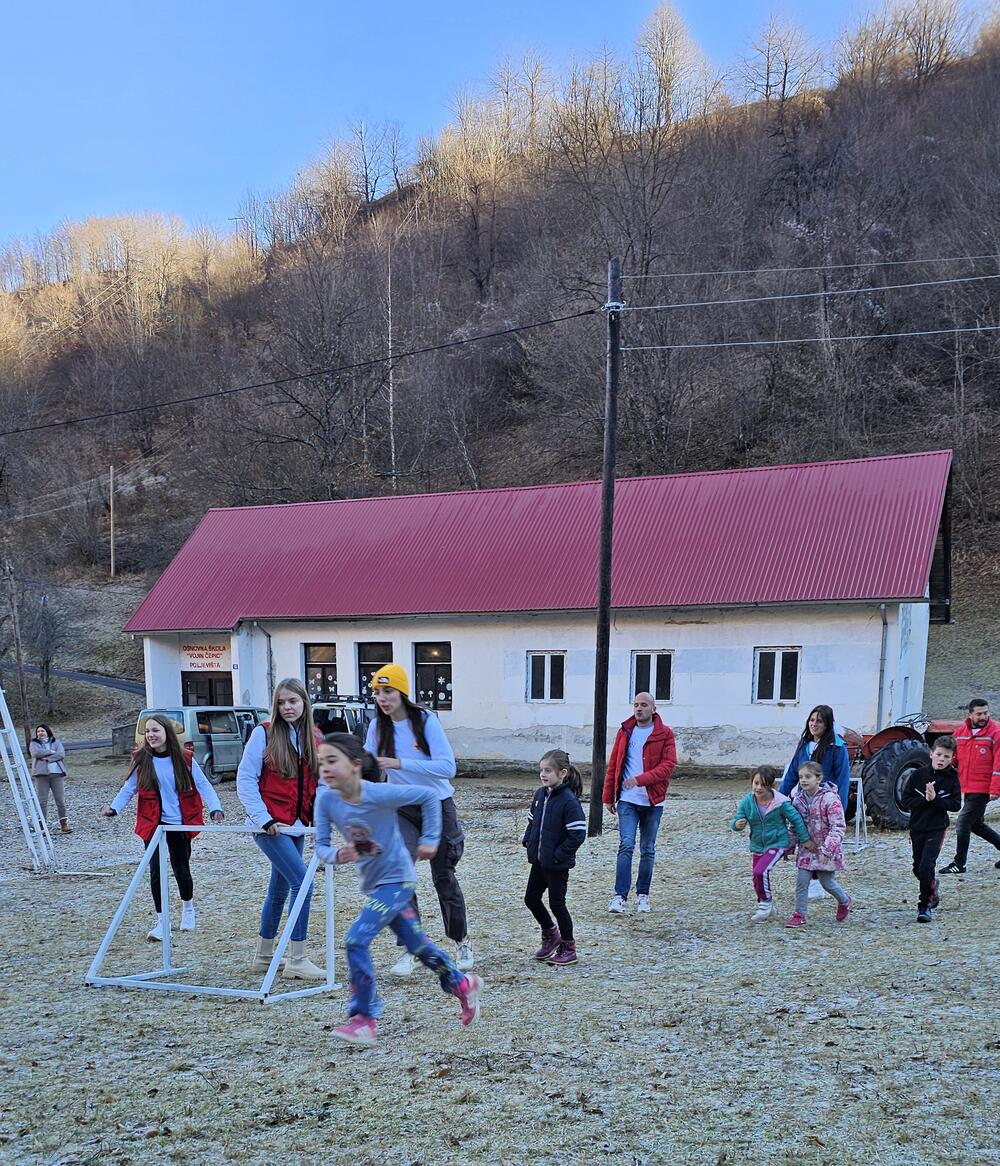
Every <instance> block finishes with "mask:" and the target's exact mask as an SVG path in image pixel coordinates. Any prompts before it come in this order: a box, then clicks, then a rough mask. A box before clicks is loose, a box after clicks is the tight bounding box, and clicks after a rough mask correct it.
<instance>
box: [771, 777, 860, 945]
mask: <svg viewBox="0 0 1000 1166" xmlns="http://www.w3.org/2000/svg"><path fill="white" fill-rule="evenodd" d="M792 805H793V806H794V807H795V808H796V809H797V810H798V812H799V814H800V815H801V816H802V820H803V821H804V822H805V824H806V829H807V830H808V831H809V841H808V842H801V843H799V853H798V858H797V860H796V866H797V867H798V877H797V878H796V882H795V911H794V912H793V914H792V916H791V918H790V919H789V920H788V922H787V923H786V924H785V926H786V927H801V926H802V925H803V924H804V923H806V922H807V919H806V912H807V911H808V908H809V883H810V882H811V881H812V878H813V872H815V875H816V878H817V879H818V880H819V882H820V883H821V884H822V886H823V890H825V891H828V892H829V893H830V894H831V895H833V897H834V898H835V899H836V900H837V922H838V923H842V922H843V921H844V920H845V919H846V918H847V913H848V911H850V909H851V897H850V895H848V893H847V892H846V891H845V890H844V888H843V887H842V886H841V885H840V884H839V883H838V882H837V880H836V878H835V877H834V872H835V871H838V870H843V869H844V832H845V830H846V823H845V821H844V807H843V806H842V805H841V804H840V797H839V795H838V794H837V790H836V788H835V787H834V786H832V785H829V784H824V783H823V768H822V766H820V765H817V764H816V762H815V761H807V762H806V763H805V765H803V766H802V767H801V768H800V769H799V783H798V785H797V786H796V787H795V789H793V790H792Z"/></svg>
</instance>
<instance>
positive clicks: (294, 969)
mask: <svg viewBox="0 0 1000 1166" xmlns="http://www.w3.org/2000/svg"><path fill="white" fill-rule="evenodd" d="M322 740H323V737H322V735H321V734H320V732H319V731H318V730H317V729H316V727H315V726H314V725H313V716H312V705H311V704H310V702H309V694H308V693H307V692H306V690H305V688H303V686H302V682H301V681H299V680H296V679H295V678H294V677H290V678H289V679H287V680H282V681H281V683H280V684H279V685H278V687H277V688H276V689H275V690H274V701H273V703H272V706H271V719H270V721H265V722H264V723H263V724H261V725H258V726H257V727H256V728H255V729H254V731H253V732H252V733H251V734H250V737H249V739H248V740H247V743H246V748H245V749H244V750H243V757H242V759H241V760H240V765H239V769H238V770H237V771H236V795H237V797H238V798H239V799H240V801H241V802H242V803H243V808H244V809H245V810H246V812H247V825H248V826H256V827H257V829H258V831H260V832H259V833H257V834H254V836H253V840H254V842H256V843H257V845H258V846H259V847H260V849H261V850H262V851H263V852H264V854H265V856H266V857H267V859H268V861H269V862H270V863H271V881H270V882H269V883H268V887H267V895H266V896H265V897H264V906H263V909H262V910H261V913H260V933H259V935H258V937H257V952H256V954H255V955H254V958H253V962H252V964H251V965H250V966H251V968H252V969H253V970H254V971H255V972H266V971H267V969H268V968H269V967H270V965H271V957H272V956H273V955H274V938H275V936H276V935H277V934H278V928H279V926H280V925H281V915H282V912H283V911H284V909H285V903H286V901H288V902H289V904H291V903H294V902H295V897H296V895H298V893H299V888H300V887H301V886H302V880H303V879H304V878H305V877H306V864H305V862H304V861H303V860H302V851H303V849H304V847H305V836H304V835H303V834H302V833H301V831H300V830H295V829H294V827H302V826H310V825H312V814H313V802H314V800H315V797H316V772H317V761H316V746H317V744H318V743H319V742H320V741H322ZM282 826H285V827H293V829H289V830H282V829H281V827H282ZM311 899H312V887H310V888H309V891H308V893H307V895H306V900H305V903H304V904H303V906H302V910H301V912H300V913H299V917H298V919H296V921H295V926H294V928H293V929H292V937H291V940H290V942H289V945H288V951H289V955H288V956H287V957H286V959H285V961H284V968H283V970H282V975H284V976H286V977H287V978H288V979H291V980H322V979H325V978H326V972H325V971H324V969H323V968H321V967H317V965H316V964H314V963H313V962H312V960H310V959H309V957H308V956H307V955H306V934H307V933H308V930H309V904H310V901H311Z"/></svg>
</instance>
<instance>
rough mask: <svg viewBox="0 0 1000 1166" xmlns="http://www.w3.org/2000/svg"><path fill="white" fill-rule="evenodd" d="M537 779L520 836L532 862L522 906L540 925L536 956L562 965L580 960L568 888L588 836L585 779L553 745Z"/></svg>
mask: <svg viewBox="0 0 1000 1166" xmlns="http://www.w3.org/2000/svg"><path fill="white" fill-rule="evenodd" d="M538 778H539V780H540V781H541V783H542V785H541V788H540V789H539V790H538V791H537V792H536V794H535V796H534V797H533V798H532V800H531V810H530V812H529V814H528V825H527V828H526V829H525V831H524V837H523V838H522V839H521V845H522V846H524V847H526V848H527V851H528V862H530V863H531V873H530V874H529V875H528V886H527V888H526V890H525V892H524V905H525V906H526V907H527V908H528V910H529V911H530V912H531V913H532V915H534V917H535V919H536V920H537V921H538V925H539V927H541V929H542V946H541V947H540V948H539V949H538V951H536V952H535V959H536V960H546V961H547V962H548V963H550V964H554V965H555V966H557V967H561V966H563V965H566V964H575V963H576V940H575V939H574V938H573V920H572V919H571V918H570V913H569V911H567V910H566V889H567V886H568V883H569V872H570V869H571V868H572V867H574V866H575V865H576V852H577V851H578V850H579V849H580V846H581V845H582V844H583V840H584V838H586V836H587V819H586V818H585V817H584V813H583V807H582V806H581V805H580V800H579V799H580V794H581V793H582V792H583V781H582V780H581V778H580V774H579V772H578V770H577V769H576V766H574V765H570V761H569V754H568V753H565V752H564V751H563V750H562V749H550V750H549V751H548V753H546V754H545V755H544V756H543V757H542V759H541V761H539V763H538ZM545 891H548V893H549V907H550V908H551V909H552V915H555V917H556V918H555V922H553V921H552V916H551V915H550V914H549V913H548V911H546V909H545V904H544V903H543V902H542V895H543V894H544V892H545Z"/></svg>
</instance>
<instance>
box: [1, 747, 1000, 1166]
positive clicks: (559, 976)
mask: <svg viewBox="0 0 1000 1166" xmlns="http://www.w3.org/2000/svg"><path fill="white" fill-rule="evenodd" d="M117 776H118V773H117V771H116V770H114V769H112V767H111V766H110V765H109V764H108V763H107V762H105V761H103V760H97V761H93V762H90V763H87V762H85V761H83V760H79V761H78V760H77V759H75V758H74V770H73V776H72V781H71V786H70V788H71V795H70V796H71V803H72V809H73V819H74V822H75V823H76V825H77V827H78V829H77V833H75V834H74V835H73V836H72V838H71V839H68V840H66V841H65V842H64V843H62V842H61V843H60V852H61V855H62V857H63V860H64V862H65V863H66V864H67V865H69V866H72V867H75V868H80V867H91V866H94V865H100V866H102V867H105V868H107V869H109V870H113V871H114V874H115V877H114V878H113V879H93V880H80V879H69V878H47V879H37V878H34V877H30V876H28V875H26V874H25V873H24V872H23V860H24V854H25V852H24V850H23V845H22V843H21V840H20V838H19V836H18V834H17V832H16V831H15V830H14V829H13V828H12V827H11V825H10V821H11V815H10V813H9V809H10V807H9V799H5V801H4V803H3V805H2V807H0V808H2V811H3V817H2V820H3V822H4V823H5V825H4V828H3V832H2V843H3V848H4V858H3V860H2V864H0V894H2V896H3V907H4V911H3V920H4V925H3V940H4V950H5V952H6V958H5V959H4V972H3V979H2V994H0V1009H2V1018H0V1019H2V1028H3V1032H4V1035H5V1038H6V1039H5V1040H4V1042H3V1047H4V1050H5V1051H4V1052H3V1055H2V1059H0V1096H2V1098H3V1115H2V1119H0V1158H2V1160H3V1161H5V1162H16V1163H24V1164H32V1166H35V1164H38V1166H40V1164H42V1163H47V1164H48V1163H51V1164H55V1163H62V1164H65V1166H68V1164H70V1163H77V1164H80V1166H82V1164H84V1163H95V1164H101V1166H103V1164H105V1163H122V1164H125V1163H129V1164H131V1163H161V1162H163V1161H167V1160H169V1161H172V1162H177V1163H223V1162H229V1161H241V1162H243V1163H258V1162H260V1163H264V1162H267V1163H270V1162H292V1163H312V1162H317V1163H324V1164H326V1163H331V1164H340V1163H359V1164H364V1163H386V1164H392V1166H403V1164H409V1166H416V1164H417V1163H422V1164H425V1166H432V1164H433V1166H436V1164H439V1163H441V1164H443V1163H450V1162H458V1163H465V1162H489V1163H507V1164H510V1166H514V1164H522V1163H523V1164H528V1163H531V1164H533V1166H537V1164H542V1163H547V1164H555V1163H560V1164H561V1163H577V1162H580V1161H584V1160H587V1159H589V1160H592V1161H594V1162H609V1163H628V1164H635V1163H661V1162H677V1163H698V1164H701V1163H706V1164H709V1166H717V1164H718V1163H728V1164H730V1166H732V1164H735V1163H740V1164H741V1166H742V1164H745V1163H749V1164H758V1163H759V1164H763V1163H808V1164H812V1166H820V1164H826V1163H829V1164H831V1166H832V1164H835V1163H836V1164H839V1163H898V1164H911V1163H912V1164H914V1166H917V1164H920V1166H924V1164H928V1163H938V1162H940V1163H947V1164H948V1166H954V1164H956V1163H976V1164H984V1166H985V1164H988V1163H1000V1150H998V1148H997V1142H996V1136H995V1115H996V1113H997V1111H998V1108H1000V1072H998V1065H1000V1024H998V1010H997V1003H996V1002H997V1000H998V998H1000V968H998V963H997V959H996V939H995V936H996V926H995V920H996V909H997V896H998V892H1000V877H998V875H997V872H995V871H994V870H993V869H992V866H991V864H990V863H989V862H988V861H987V860H988V858H989V857H990V856H989V855H987V854H986V853H984V849H983V845H982V844H981V843H978V842H974V847H973V852H972V857H973V865H972V867H971V868H970V869H971V871H972V872H973V873H970V874H969V875H968V876H966V877H965V878H964V879H962V880H959V881H957V882H956V881H950V882H947V883H946V885H945V893H944V902H943V905H942V907H941V910H940V912H939V917H938V919H937V920H936V921H935V923H934V924H933V925H932V926H930V927H918V925H917V924H916V923H915V922H914V914H915V909H914V890H915V882H914V880H913V878H912V876H911V875H910V873H909V870H908V864H907V858H906V852H907V840H906V837H905V835H898V834H885V835H876V836H875V838H874V841H873V844H872V846H871V847H870V848H869V849H868V851H866V852H865V853H864V854H863V855H861V856H860V857H858V858H857V859H854V858H853V857H852V858H851V861H850V866H851V869H850V870H849V871H848V873H847V874H846V876H845V879H844V882H845V885H846V886H847V887H848V889H849V890H850V891H851V892H852V893H853V894H854V895H855V897H856V902H857V908H856V910H855V911H854V913H853V914H852V915H851V917H850V919H849V920H848V921H847V923H845V924H843V925H837V924H835V923H834V922H833V917H832V916H833V912H832V909H831V908H830V907H828V906H826V905H823V904H821V905H819V906H818V907H816V908H814V909H813V917H812V920H811V922H810V926H809V927H808V928H807V929H803V930H802V931H799V932H788V931H786V930H785V929H784V928H783V927H781V926H780V922H777V921H775V922H773V923H772V924H769V925H764V926H759V927H751V925H750V924H749V922H748V916H749V914H750V908H751V902H750V900H751V897H752V895H751V890H750V881H749V876H748V865H749V864H748V861H747V856H746V853H745V850H744V848H743V847H744V843H743V841H742V840H741V839H739V838H737V837H736V836H734V835H731V834H729V833H728V832H727V830H726V820H727V818H728V816H729V814H730V813H731V810H732V806H733V805H734V803H735V801H736V798H737V795H738V793H739V792H740V791H741V788H742V787H741V786H738V785H736V784H734V783H731V782H708V781H704V780H702V781H698V782H696V781H681V782H675V786H674V792H673V793H672V795H671V797H670V799H669V804H668V810H667V817H666V819H665V829H664V832H663V833H662V834H661V842H660V855H659V857H660V862H659V865H658V868H657V872H656V879H655V883H654V888H653V900H654V908H655V909H654V912H653V913H652V914H651V915H649V916H636V915H628V916H626V917H623V918H622V917H615V916H609V915H608V913H607V910H606V908H607V903H608V900H609V898H610V893H611V881H612V870H613V863H614V852H615V846H616V836H615V834H614V827H613V823H612V824H611V829H610V831H609V832H608V833H606V834H605V835H604V836H603V837H602V838H599V839H594V840H590V841H589V842H588V843H587V844H586V846H585V847H584V850H583V852H582V854H581V860H580V863H579V866H578V868H577V870H576V871H575V872H574V874H573V876H572V879H571V883H570V905H571V908H572V909H573V913H574V917H575V919H576V924H577V931H578V939H579V946H580V956H581V958H580V964H579V965H578V966H577V967H576V968H572V969H561V970H556V969H551V968H548V967H545V966H538V965H536V964H535V963H534V961H532V960H531V958H530V952H531V951H532V950H533V948H534V946H535V944H536V941H537V933H536V930H535V927H534V924H533V923H532V921H531V919H530V917H529V916H528V914H527V912H526V911H525V910H524V908H523V906H521V903H520V897H521V894H522V893H523V887H524V881H525V877H526V864H525V862H524V858H523V852H522V851H521V849H520V847H519V845H518V836H519V832H520V828H521V826H522V824H523V819H524V809H525V807H526V806H527V803H528V799H529V792H530V788H531V786H530V783H528V782H526V781H521V782H519V781H517V780H516V779H509V778H506V777H505V778H503V779H500V780H496V781H482V782H479V781H476V782H472V781H470V782H466V783H464V784H462V786H461V788H460V791H459V801H460V806H461V810H462V813H463V816H464V818H465V819H466V822H467V827H468V835H469V842H468V847H467V854H466V858H465V860H464V861H463V863H462V867H461V873H462V876H463V885H464V887H465V890H466V893H467V895H468V897H469V900H470V907H471V918H472V920H473V934H474V937H475V939H476V941H477V942H476V948H477V956H478V970H479V971H480V972H481V973H482V975H483V976H484V977H485V978H486V979H487V981H488V982H489V985H490V988H489V991H488V993H487V995H486V998H485V1004H484V1008H483V1016H482V1020H481V1023H480V1024H479V1025H478V1026H476V1027H475V1028H473V1029H470V1030H463V1029H461V1027H460V1026H459V1024H458V1016H457V1008H456V1007H455V1004H454V1001H452V1000H451V999H449V998H447V997H445V996H444V995H443V994H442V993H441V992H440V991H439V990H438V988H437V986H436V984H435V983H434V982H433V980H432V978H431V977H430V976H429V975H428V974H426V973H419V974H418V975H417V976H415V977H414V978H413V979H412V980H411V981H409V982H405V983H394V982H392V981H390V980H388V979H384V980H383V984H382V990H383V995H384V998H385V1002H386V1014H385V1017H384V1018H383V1021H382V1037H381V1040H380V1042H379V1044H378V1046H377V1047H376V1048H375V1049H372V1050H351V1049H347V1048H344V1047H343V1046H340V1045H338V1044H336V1043H335V1042H334V1040H333V1039H331V1038H330V1036H329V1030H330V1028H331V1027H333V1026H334V1025H335V1024H336V1023H339V1022H340V1016H341V1010H342V1008H343V1004H344V996H343V994H337V995H335V996H331V997H316V998H310V999H307V1000H301V1001H292V1002H289V1003H284V1004H281V1003H279V1004H273V1005H258V1004H253V1003H248V1002H227V1001H223V1000H218V999H211V998H206V997H197V998H194V997H185V996H160V995H159V994H156V993H152V992H139V991H128V992H126V991H121V990H118V989H87V988H84V987H82V981H83V977H84V974H85V972H86V970H87V967H88V965H89V962H90V959H91V958H92V956H93V954H94V952H95V950H96V948H97V945H98V943H99V941H100V939H101V936H102V934H103V932H104V930H105V928H106V926H107V924H108V921H109V920H110V917H111V914H112V912H113V910H114V908H115V906H116V905H117V903H118V902H119V900H120V897H121V894H122V892H123V890H124V888H125V885H126V882H127V879H128V877H129V874H130V872H131V870H132V869H133V868H134V864H135V861H136V859H137V857H138V854H139V843H138V841H137V840H136V839H135V838H134V837H133V836H132V835H131V834H130V833H129V830H130V825H129V823H128V822H127V821H126V820H124V819H123V820H119V821H117V822H114V823H103V822H102V823H98V822H97V821H96V819H95V813H96V809H97V807H98V806H99V805H100V804H101V803H102V802H103V801H104V800H106V798H107V797H108V795H109V794H110V793H111V792H113V790H114V788H116V786H115V782H116V779H117ZM223 800H224V803H225V804H226V807H227V809H228V811H229V813H230V820H231V821H232V820H242V819H235V815H236V813H237V809H236V804H235V794H234V790H233V787H232V786H231V785H227V786H224V787H223ZM992 816H993V817H994V818H995V817H996V812H995V811H994V813H993V815H992ZM266 873H267V872H266V866H265V863H264V860H263V858H262V857H261V855H260V854H259V852H258V851H257V850H256V848H254V847H253V846H252V844H251V843H250V842H249V840H247V841H241V842H240V843H239V845H237V846H236V847H235V848H234V849H232V850H230V851H229V852H226V851H225V850H224V849H223V846H222V845H221V844H220V840H219V838H211V839H209V838H205V839H203V840H201V841H199V842H198V843H197V844H196V861H195V885H196V896H197V900H198V903H199V929H198V931H197V932H195V933H194V934H193V935H187V934H183V935H181V934H178V935H177V938H176V942H177V947H178V949H179V951H180V953H181V954H182V955H183V956H184V957H185V958H188V957H189V958H190V960H191V962H192V964H193V965H194V966H193V969H192V975H194V976H196V977H197V978H198V979H199V980H201V981H202V982H215V983H218V984H231V985H239V984H243V985H248V986H249V985H250V983H251V978H250V975H249V973H248V972H247V971H246V963H247V959H248V956H249V953H250V951H251V948H252V944H253V937H254V934H255V932H256V912H257V910H258V909H259V904H260V900H261V897H262V894H263V889H264V884H265V881H266ZM345 876H346V877H345ZM337 879H338V887H339V888H341V892H342V893H340V894H339V896H338V904H337V919H338V927H339V928H341V929H343V927H344V926H345V925H346V924H348V923H349V922H350V920H351V918H352V917H353V913H354V911H355V909H356V906H357V903H358V895H357V890H356V884H355V882H354V879H353V876H352V874H351V872H349V871H340V872H338V874H337ZM422 879H423V880H424V884H423V885H426V879H427V875H426V869H425V870H424V871H423V872H422ZM776 881H777V886H778V895H779V899H780V906H781V908H782V909H784V910H787V909H788V906H789V896H790V887H791V881H792V878H791V870H790V869H781V870H779V872H778V875H777V880H776ZM320 900H321V892H320ZM424 900H425V904H426V905H427V907H428V909H427V912H426V913H427V915H428V920H429V923H430V927H429V930H430V932H431V934H432V935H434V934H437V933H438V931H439V921H438V918H437V914H436V910H435V911H432V910H430V903H431V895H430V894H429V893H425V895H424ZM317 906H321V903H320V904H317ZM149 909H150V908H149V902H148V896H147V895H146V894H145V893H144V894H143V896H142V900H141V902H137V904H136V907H135V910H134V913H133V914H132V915H131V916H130V917H129V918H128V919H126V923H125V926H124V928H123V933H122V935H121V938H120V940H119V941H118V942H116V945H115V947H114V948H113V949H112V957H111V959H110V961H109V970H113V969H118V970H133V971H136V970H145V969H149V968H152V967H153V966H154V964H155V960H156V957H157V955H158V949H157V950H156V951H154V950H152V949H151V947H150V946H149V945H147V944H146V943H145V942H144V940H143V938H142V937H143V935H144V933H145V930H146V928H147V927H148V925H149ZM175 913H176V900H175ZM783 917H784V916H782V918H783ZM314 918H315V920H316V922H314V924H313V928H312V930H313V932H314V934H315V935H316V936H317V942H316V944H315V945H314V946H315V948H316V950H315V952H314V954H316V955H318V949H319V943H318V936H319V934H320V926H319V919H320V918H321V915H319V914H317V915H315V916H314ZM341 934H342V930H341ZM375 954H376V962H377V964H378V965H379V967H380V969H385V968H387V967H388V966H389V965H390V964H391V963H392V962H393V959H394V951H393V949H392V947H391V946H390V943H389V941H388V940H387V939H385V938H382V937H380V939H379V941H377V944H376V953H375ZM342 967H343V965H342V963H341V964H340V965H339V968H338V971H341V970H342ZM991 1114H992V1115H993V1117H990V1116H989V1115H991Z"/></svg>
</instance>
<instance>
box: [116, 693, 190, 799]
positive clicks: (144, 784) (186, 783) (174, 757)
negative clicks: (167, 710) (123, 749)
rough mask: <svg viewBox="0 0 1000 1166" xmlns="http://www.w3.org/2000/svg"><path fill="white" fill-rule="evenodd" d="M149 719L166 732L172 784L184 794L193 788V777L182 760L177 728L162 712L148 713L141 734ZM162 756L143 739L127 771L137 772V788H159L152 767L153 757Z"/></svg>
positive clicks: (182, 752)
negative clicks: (172, 776) (172, 777)
mask: <svg viewBox="0 0 1000 1166" xmlns="http://www.w3.org/2000/svg"><path fill="white" fill-rule="evenodd" d="M150 721H156V723H157V724H158V725H162V726H163V729H164V731H165V732H166V734H167V756H168V757H169V758H170V760H171V761H172V762H173V766H174V784H175V785H176V786H177V792H178V793H179V794H186V793H187V792H188V790H191V789H194V778H193V777H192V776H191V767H190V766H189V765H188V763H187V761H185V760H184V750H183V749H182V748H181V743H180V741H179V740H178V738H177V730H176V729H175V728H174V724H173V721H171V719H170V718H169V717H165V716H164V715H163V714H162V713H150V714H149V716H148V717H146V720H145V722H144V724H143V734H145V731H146V725H148V724H149V722H150ZM162 756H163V754H162V753H154V752H153V750H152V749H150V747H149V746H148V745H147V744H146V742H145V740H144V741H143V744H142V748H141V749H140V750H139V752H138V753H136V755H135V757H134V759H133V761H132V768H131V769H130V770H129V773H128V775H129V777H131V776H132V774H133V773H137V774H138V777H137V779H136V781H137V784H138V786H139V789H144V790H155V789H159V788H160V783H159V782H158V781H157V780H156V770H155V769H154V768H153V758H154V757H162Z"/></svg>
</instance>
